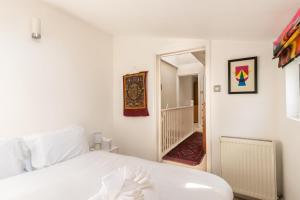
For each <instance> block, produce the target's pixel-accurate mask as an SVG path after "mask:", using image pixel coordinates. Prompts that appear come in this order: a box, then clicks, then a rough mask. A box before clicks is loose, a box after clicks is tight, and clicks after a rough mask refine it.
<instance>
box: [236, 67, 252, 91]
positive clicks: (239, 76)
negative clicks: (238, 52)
mask: <svg viewBox="0 0 300 200" xmlns="http://www.w3.org/2000/svg"><path fill="white" fill-rule="evenodd" d="M248 78H249V66H248V65H245V66H238V67H235V79H236V80H237V81H238V82H239V85H238V86H241V87H244V86H246V81H247V80H248Z"/></svg>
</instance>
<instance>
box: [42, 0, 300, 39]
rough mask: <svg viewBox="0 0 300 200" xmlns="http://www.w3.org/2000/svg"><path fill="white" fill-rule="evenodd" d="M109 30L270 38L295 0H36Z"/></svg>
mask: <svg viewBox="0 0 300 200" xmlns="http://www.w3.org/2000/svg"><path fill="white" fill-rule="evenodd" d="M41 1H46V2H48V3H50V4H52V5H54V6H56V7H59V8H61V9H63V10H65V11H67V12H69V13H71V14H72V15H75V16H78V17H80V18H81V19H83V20H85V21H86V22H89V23H91V24H93V25H95V26H97V27H98V28H100V29H102V30H104V31H106V32H109V33H111V34H114V35H153V36H167V37H193V38H203V39H235V40H236V39H250V40H252V39H256V40H257V39H259V40H260V39H274V38H275V37H276V36H277V35H279V33H280V32H281V31H282V30H283V28H284V27H285V25H287V23H288V22H289V20H290V19H291V18H292V16H293V15H294V14H295V13H296V11H297V8H299V7H300V1H299V0H41Z"/></svg>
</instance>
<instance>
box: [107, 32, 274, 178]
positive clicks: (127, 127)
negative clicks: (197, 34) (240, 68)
mask: <svg viewBox="0 0 300 200" xmlns="http://www.w3.org/2000/svg"><path fill="white" fill-rule="evenodd" d="M202 44H203V41H202V40H189V39H169V38H153V37H125V36H124V37H120V36H119V37H116V38H115V40H114V53H115V54H114V89H113V90H114V127H115V131H114V140H115V142H116V143H117V144H118V145H119V146H120V147H121V151H122V152H123V153H125V154H130V155H135V156H140V157H143V158H147V159H155V158H156V141H157V137H156V136H157V135H156V134H157V133H156V129H155V125H156V124H155V120H156V117H155V116H154V114H155V112H154V109H155V66H156V60H155V59H156V58H155V56H156V54H157V53H165V52H174V51H178V50H186V49H192V48H198V47H201V46H202ZM248 56H258V57H259V60H258V64H259V66H258V74H259V77H258V81H259V83H258V86H259V87H258V89H259V93H258V94H250V95H249V94H245V95H228V94H227V60H229V59H233V58H241V57H248ZM142 70H149V79H148V103H149V111H150V116H149V117H140V118H127V117H124V116H123V115H122V107H123V103H122V101H123V97H122V75H123V74H127V73H130V72H136V71H142ZM276 76H277V68H276V64H275V63H274V62H273V61H272V42H271V41H249V42H247V41H212V42H211V77H210V78H211V84H212V85H213V84H220V85H222V92H221V93H212V99H211V103H212V110H211V114H212V116H211V120H212V151H213V152H212V155H213V158H212V159H213V160H212V169H213V172H214V173H217V174H219V173H220V153H219V151H220V146H219V137H220V136H222V135H230V136H239V137H252V138H253V137H254V138H266V139H277V134H276V133H277V131H276V126H275V125H274V124H276V123H277V121H276V120H277V118H276V116H277V105H278V104H277V100H276V97H277V94H276V92H274V88H276V85H277V83H276ZM210 90H211V91H212V87H211V89H210Z"/></svg>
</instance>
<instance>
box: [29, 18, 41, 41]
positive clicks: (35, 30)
mask: <svg viewBox="0 0 300 200" xmlns="http://www.w3.org/2000/svg"><path fill="white" fill-rule="evenodd" d="M31 30H32V34H31V37H32V38H33V39H35V40H39V39H41V38H42V35H41V20H40V19H39V18H33V19H32V20H31Z"/></svg>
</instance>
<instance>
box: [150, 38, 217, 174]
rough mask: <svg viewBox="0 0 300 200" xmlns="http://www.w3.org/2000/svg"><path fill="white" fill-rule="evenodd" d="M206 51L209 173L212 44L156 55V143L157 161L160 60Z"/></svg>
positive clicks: (209, 170) (209, 165) (209, 167)
mask: <svg viewBox="0 0 300 200" xmlns="http://www.w3.org/2000/svg"><path fill="white" fill-rule="evenodd" d="M203 50H204V51H205V66H204V67H205V80H204V84H205V85H204V88H205V94H206V95H205V103H206V156H207V171H208V172H211V170H212V137H211V133H212V131H211V95H212V94H211V85H212V84H211V53H210V42H209V41H207V42H204V44H203V45H201V46H200V47H198V48H193V49H183V50H179V51H173V52H172V51H169V52H162V53H157V54H156V68H155V71H156V72H155V74H156V78H155V79H156V80H155V83H156V85H155V88H156V89H155V106H154V107H155V113H156V133H157V137H156V138H157V141H156V146H157V148H156V150H157V160H158V161H161V160H159V152H160V145H159V144H160V141H159V135H160V134H161V123H160V122H161V74H160V68H161V67H160V60H161V57H162V56H166V55H178V54H184V53H193V52H197V51H203Z"/></svg>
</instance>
